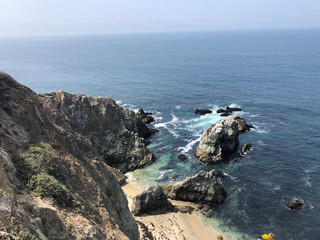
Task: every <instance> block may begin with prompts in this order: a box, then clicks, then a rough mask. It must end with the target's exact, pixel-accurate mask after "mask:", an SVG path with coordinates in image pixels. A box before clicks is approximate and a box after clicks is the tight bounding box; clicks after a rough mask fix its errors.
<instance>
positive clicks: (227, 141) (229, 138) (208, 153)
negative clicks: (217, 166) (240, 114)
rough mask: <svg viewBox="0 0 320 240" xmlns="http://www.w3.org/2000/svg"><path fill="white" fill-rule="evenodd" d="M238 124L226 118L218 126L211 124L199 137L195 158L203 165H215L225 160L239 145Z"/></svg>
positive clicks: (232, 118)
mask: <svg viewBox="0 0 320 240" xmlns="http://www.w3.org/2000/svg"><path fill="white" fill-rule="evenodd" d="M238 137H239V130H238V122H237V120H236V119H235V118H234V117H228V118H225V119H224V120H222V121H221V122H220V123H218V124H212V125H211V126H210V127H209V128H208V129H207V130H206V131H204V133H203V134H202V136H201V140H200V143H199V145H198V147H197V150H196V154H195V155H196V157H197V158H198V159H199V161H201V162H204V163H216V162H220V161H222V160H225V159H226V158H227V157H228V156H229V155H230V154H232V153H234V152H235V151H236V150H237V147H238V145H239V139H238Z"/></svg>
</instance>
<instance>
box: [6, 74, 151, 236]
mask: <svg viewBox="0 0 320 240" xmlns="http://www.w3.org/2000/svg"><path fill="white" fill-rule="evenodd" d="M150 135H151V131H150V129H149V128H148V127H147V126H146V125H145V124H144V123H143V122H142V121H141V119H140V118H139V117H138V116H137V115H136V114H135V113H134V112H132V111H130V110H127V109H123V108H122V107H120V106H118V105H117V104H116V103H115V101H114V100H112V99H110V98H102V97H99V98H92V97H89V96H86V95H83V94H76V95H73V94H68V93H65V92H53V93H47V94H36V93H35V92H33V91H32V90H30V89H29V88H27V87H25V86H23V85H21V84H19V83H17V82H16V81H15V80H14V79H12V78H11V77H10V76H9V75H7V74H4V73H0V147H1V149H0V221H1V222H0V223H1V224H0V231H1V230H4V231H7V232H11V233H12V234H14V235H21V236H22V235H25V234H29V233H30V234H32V235H33V236H35V237H36V238H39V239H139V232H138V228H137V225H136V222H135V221H134V219H133V217H132V215H131V213H130V211H129V209H128V207H127V199H126V197H125V195H124V193H123V191H122V189H121V188H120V185H119V183H118V181H117V179H116V177H115V176H114V175H113V174H112V172H111V171H110V166H112V167H116V168H118V169H119V170H120V171H122V172H126V171H129V170H133V169H135V168H139V167H142V166H144V165H146V164H149V163H151V162H153V161H154V160H155V156H154V155H153V154H152V152H151V151H149V150H148V149H147V148H146V142H145V138H146V137H148V136H150Z"/></svg>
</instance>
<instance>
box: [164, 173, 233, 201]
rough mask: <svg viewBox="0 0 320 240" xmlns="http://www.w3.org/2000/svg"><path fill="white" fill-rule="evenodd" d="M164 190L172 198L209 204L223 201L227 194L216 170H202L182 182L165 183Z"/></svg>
mask: <svg viewBox="0 0 320 240" xmlns="http://www.w3.org/2000/svg"><path fill="white" fill-rule="evenodd" d="M164 190H165V194H166V195H167V196H168V198H170V199H175V200H182V201H189V202H195V203H200V204H209V205H213V204H218V203H222V202H223V201H224V200H225V198H226V196H227V193H226V191H225V190H224V188H223V186H222V185H221V184H220V183H219V182H218V179H217V172H216V171H215V170H211V171H210V172H206V171H200V172H198V173H197V174H196V175H195V176H193V177H187V178H186V179H185V180H183V181H181V182H173V183H170V184H164Z"/></svg>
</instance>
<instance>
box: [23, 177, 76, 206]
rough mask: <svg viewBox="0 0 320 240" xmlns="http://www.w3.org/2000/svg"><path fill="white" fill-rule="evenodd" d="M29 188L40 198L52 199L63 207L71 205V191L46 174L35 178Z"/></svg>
mask: <svg viewBox="0 0 320 240" xmlns="http://www.w3.org/2000/svg"><path fill="white" fill-rule="evenodd" d="M28 187H29V188H30V190H31V191H32V192H34V193H35V194H36V195H37V196H39V197H42V198H52V199H54V200H55V201H56V202H57V203H58V204H59V205H61V206H65V207H66V206H70V205H71V202H72V195H71V193H70V191H69V190H68V189H67V188H66V187H65V186H64V185H63V184H61V183H60V182H59V181H58V180H57V179H55V178H54V177H53V176H50V175H48V174H47V173H45V172H42V173H40V174H37V175H35V176H33V177H32V178H31V180H30V181H29V183H28Z"/></svg>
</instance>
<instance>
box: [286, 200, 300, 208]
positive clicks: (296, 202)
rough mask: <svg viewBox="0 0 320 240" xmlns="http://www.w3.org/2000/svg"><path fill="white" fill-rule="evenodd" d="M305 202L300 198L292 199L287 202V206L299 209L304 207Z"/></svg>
mask: <svg viewBox="0 0 320 240" xmlns="http://www.w3.org/2000/svg"><path fill="white" fill-rule="evenodd" d="M303 205H304V203H303V202H302V201H300V200H298V199H293V200H290V201H289V202H288V203H287V208H290V209H296V210H299V209H301V208H302V207H303Z"/></svg>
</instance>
